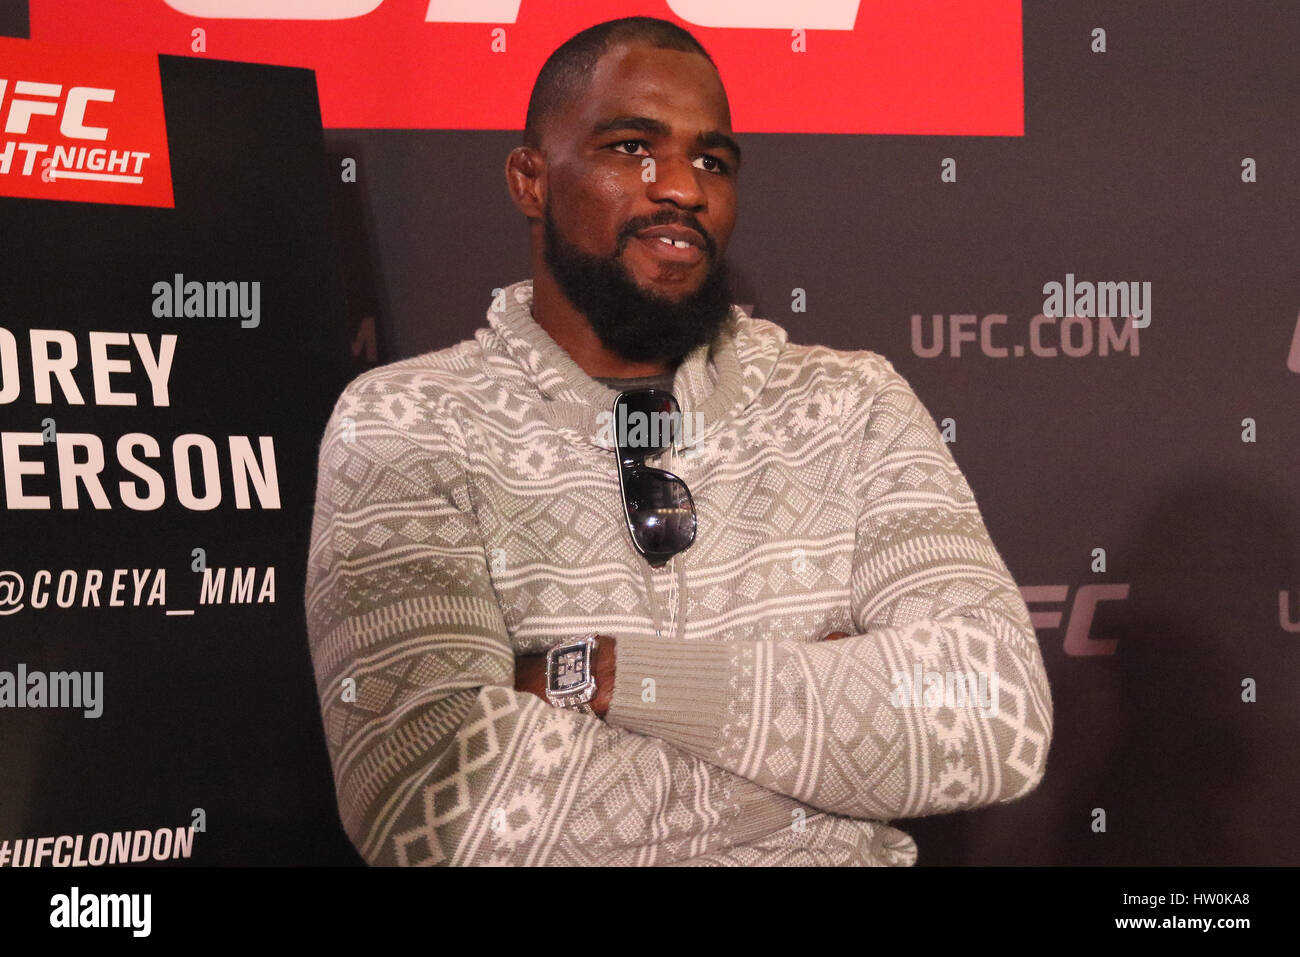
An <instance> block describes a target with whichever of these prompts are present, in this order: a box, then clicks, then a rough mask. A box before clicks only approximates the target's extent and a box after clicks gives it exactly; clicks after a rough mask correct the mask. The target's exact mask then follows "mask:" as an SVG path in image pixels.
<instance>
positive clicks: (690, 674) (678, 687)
mask: <svg viewBox="0 0 1300 957" xmlns="http://www.w3.org/2000/svg"><path fill="white" fill-rule="evenodd" d="M734 652H735V648H733V647H732V646H731V645H728V644H725V643H720V642H712V641H683V640H681V639H679V638H644V637H620V638H619V639H618V641H617V644H616V645H615V651H614V669H615V670H614V694H613V695H612V696H611V698H610V702H609V710H608V711H607V712H606V714H605V720H606V721H607V722H609V723H610V724H612V725H618V726H619V727H621V728H626V729H627V730H629V731H636V732H638V733H639V734H646V735H650V736H652V737H656V738H661V739H662V740H664V741H667V742H668V743H669V744H672V745H675V746H676V747H679V748H681V749H682V750H684V751H687V752H689V753H690V754H694V755H696V756H697V757H701V758H706V759H707V758H710V757H712V756H713V755H714V753H715V752H716V751H717V748H718V735H719V732H720V730H721V727H722V719H723V715H724V714H725V711H726V706H727V700H728V698H729V697H730V695H731V657H732V655H733V654H734ZM647 678H648V679H650V680H651V681H653V682H654V684H653V685H650V684H649V683H648V682H647V681H646V679H647ZM652 690H653V694H652V693H651V692H652ZM647 699H649V700H647Z"/></svg>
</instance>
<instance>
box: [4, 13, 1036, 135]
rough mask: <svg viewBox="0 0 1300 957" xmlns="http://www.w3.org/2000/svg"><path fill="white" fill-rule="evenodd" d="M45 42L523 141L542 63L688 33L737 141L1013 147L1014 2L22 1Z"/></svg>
mask: <svg viewBox="0 0 1300 957" xmlns="http://www.w3.org/2000/svg"><path fill="white" fill-rule="evenodd" d="M29 3H30V18H31V36H32V38H33V39H37V40H49V41H57V42H64V43H86V44H95V45H111V46H118V47H121V48H123V49H134V50H142V51H150V52H158V53H175V54H182V55H186V56H208V57H213V58H217V59H224V60H249V61H254V62H258V63H276V64H284V65H288V66H300V67H307V68H309V69H312V70H315V71H316V74H317V83H318V86H319V90H320V98H321V112H322V118H323V122H324V125H325V126H326V127H327V128H358V129H380V128H410V129H503V130H517V129H522V128H523V124H524V113H525V111H526V109H527V106H528V95H529V93H530V91H531V90H532V85H533V81H534V80H535V79H536V77H537V72H538V70H540V69H541V66H542V64H543V63H544V62H545V60H546V58H547V57H548V56H549V55H550V54H551V52H552V51H553V50H554V49H555V48H556V47H557V46H559V45H560V44H561V43H562V42H564V40H566V39H567V38H568V37H570V36H572V35H573V34H575V33H577V32H579V31H580V30H583V29H585V28H586V27H589V26H591V25H592V24H595V23H599V22H601V21H603V20H612V19H615V18H618V17H624V16H632V15H644V16H655V17H661V18H662V19H665V20H671V21H673V22H675V23H678V24H680V25H681V26H683V27H684V28H686V29H687V30H689V31H690V32H691V33H692V34H693V35H694V36H695V37H696V38H697V39H698V40H699V41H700V42H701V43H702V44H703V45H704V47H705V49H707V50H708V51H709V54H710V56H712V57H713V59H714V61H715V62H716V63H717V65H718V68H719V70H720V71H721V74H722V79H723V83H724V84H725V85H726V88H727V94H728V97H729V98H730V101H731V112H732V123H733V126H734V128H735V130H737V131H740V132H753V133H886V134H931V135H970V136H1022V135H1023V134H1024V83H1023V58H1022V52H1021V19H1020V3H1019V0H908V2H906V3H899V2H896V0H762V2H760V0H113V2H112V3H104V2H103V0H29Z"/></svg>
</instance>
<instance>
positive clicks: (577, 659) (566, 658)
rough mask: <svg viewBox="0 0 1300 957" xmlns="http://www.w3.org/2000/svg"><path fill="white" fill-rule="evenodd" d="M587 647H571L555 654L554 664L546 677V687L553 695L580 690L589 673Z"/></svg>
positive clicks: (582, 645) (583, 645)
mask: <svg viewBox="0 0 1300 957" xmlns="http://www.w3.org/2000/svg"><path fill="white" fill-rule="evenodd" d="M589 658H590V654H589V649H588V647H587V645H585V644H581V645H571V646H569V647H567V648H565V649H564V650H563V651H558V652H556V653H555V659H554V664H553V665H552V666H551V669H550V671H549V672H548V673H547V675H546V684H547V687H549V688H550V690H551V691H552V692H553V693H554V694H564V692H566V691H574V690H577V689H578V688H581V687H582V686H583V685H584V684H586V682H587V676H588V675H589V674H590V673H591V668H590V662H589V660H588V659H589Z"/></svg>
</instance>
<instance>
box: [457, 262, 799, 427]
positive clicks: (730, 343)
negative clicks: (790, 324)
mask: <svg viewBox="0 0 1300 957" xmlns="http://www.w3.org/2000/svg"><path fill="white" fill-rule="evenodd" d="M532 304H533V281H532V280H531V279H524V280H521V281H519V282H516V283H512V284H511V285H509V286H506V287H505V289H504V290H502V293H501V294H500V295H498V296H497V297H496V298H495V299H494V300H493V304H492V306H491V307H490V308H489V309H488V311H487V321H488V328H480V329H479V330H477V331H476V332H475V338H476V339H477V340H478V343H479V345H480V346H481V347H482V349H483V350H484V353H485V354H486V355H487V356H488V357H489V361H488V368H489V371H490V372H491V373H492V374H494V375H496V376H497V377H498V378H505V379H508V380H513V381H510V382H509V383H508V384H509V385H510V387H511V391H512V392H515V393H516V394H521V393H522V394H526V393H528V392H531V393H532V394H533V395H534V397H536V398H539V399H540V400H541V402H542V409H543V411H544V414H545V415H546V417H547V419H548V420H549V421H550V422H551V423H552V424H554V425H555V426H557V427H560V428H566V429H569V430H571V431H572V432H574V433H576V435H577V436H578V437H579V439H580V440H581V441H583V442H586V443H587V444H589V445H594V446H597V447H599V448H608V447H609V445H608V444H607V440H605V439H604V438H603V435H602V433H607V432H608V430H607V429H602V422H603V423H606V424H607V423H608V421H609V415H608V413H610V412H611V411H612V409H613V406H614V398H615V397H616V396H617V395H618V392H617V391H616V390H614V389H611V388H609V387H608V386H606V385H604V384H602V383H600V382H597V381H596V380H595V379H593V378H592V377H591V376H589V375H588V374H587V373H586V372H584V371H583V369H582V367H581V366H579V365H578V364H577V363H576V362H575V361H574V360H573V359H572V357H570V356H569V354H568V353H567V352H565V351H564V349H563V348H562V347H561V346H560V345H559V344H558V343H557V342H556V341H555V340H554V339H552V338H551V337H550V335H549V334H548V333H547V332H546V330H544V329H543V328H542V327H541V326H540V325H538V324H537V321H536V320H535V319H534V318H533V316H532ZM786 340H787V336H786V331H785V329H783V328H782V327H780V326H778V325H777V324H776V323H774V322H769V321H767V320H765V319H756V318H754V317H753V316H750V315H747V314H746V313H745V311H744V310H743V309H741V308H740V306H737V305H734V304H733V305H732V306H731V311H730V313H729V314H728V316H727V318H726V320H724V322H723V324H722V326H721V328H720V329H719V331H718V334H717V335H716V336H715V337H714V339H713V342H711V343H708V344H705V345H700V346H697V347H696V348H695V349H693V350H692V351H691V352H690V353H688V354H687V356H686V357H685V358H684V359H683V360H682V362H681V364H680V365H679V366H678V368H677V372H676V375H675V376H674V378H673V395H675V396H676V397H677V402H678V405H679V406H680V407H681V410H682V415H683V418H684V419H687V420H688V422H689V424H691V425H694V424H697V423H698V425H699V428H694V429H693V428H690V427H687V428H686V429H684V430H683V436H682V442H681V444H680V448H683V449H684V448H690V447H691V446H693V445H696V444H698V443H699V442H700V441H701V440H703V439H705V438H707V437H708V436H709V435H711V434H712V433H714V432H716V431H717V430H719V429H721V428H723V427H724V426H725V425H726V423H727V422H728V421H729V420H730V419H732V418H734V417H735V416H737V415H739V414H740V413H741V412H743V411H744V410H745V409H746V408H747V407H748V406H749V405H750V404H751V403H752V402H753V401H754V400H755V399H756V398H757V397H758V394H759V393H760V392H761V391H762V389H763V387H764V385H766V383H767V380H768V378H769V377H770V376H771V374H772V370H773V369H774V368H775V367H776V362H777V359H778V358H779V357H780V354H781V350H782V348H783V347H784V346H785V343H786ZM494 359H505V360H507V361H505V362H500V361H493V360H494ZM601 413H606V416H605V417H604V418H603V419H602V418H600V414H601Z"/></svg>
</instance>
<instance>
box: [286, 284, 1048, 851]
mask: <svg viewBox="0 0 1300 957" xmlns="http://www.w3.org/2000/svg"><path fill="white" fill-rule="evenodd" d="M531 297H532V284H531V282H530V281H528V280H524V281H522V282H517V283H514V284H513V285H511V286H507V287H505V289H503V290H498V291H497V295H496V298H495V299H494V301H493V304H492V306H491V307H490V308H489V309H488V312H487V325H486V326H485V327H483V328H481V329H479V330H478V331H477V332H476V333H475V336H474V338H473V339H470V340H466V341H464V342H461V343H459V344H457V345H455V346H452V347H450V348H447V349H442V350H438V351H434V352H428V353H425V354H422V355H419V356H416V357H413V358H410V359H405V360H402V361H400V362H395V363H391V364H389V365H386V366H382V367H379V368H376V369H372V370H369V371H367V372H366V373H364V374H362V375H361V376H359V377H357V378H356V379H354V380H353V381H352V382H351V383H350V384H349V385H348V386H347V388H346V389H345V390H344V391H343V394H342V395H341V396H340V397H339V400H338V402H337V403H336V404H335V407H334V410H333V413H332V414H331V416H330V419H329V422H328V424H327V425H326V428H325V432H324V435H323V438H322V442H321V447H320V458H319V469H318V476H317V490H316V503H315V512H314V516H313V521H312V528H311V545H310V553H309V559H308V571H307V590H306V596H305V602H306V610H307V621H308V632H309V634H308V637H309V641H310V649H311V656H312V661H313V667H314V670H315V676H316V682H317V690H318V693H319V696H320V702H321V714H322V719H323V722H324V730H325V735H326V742H327V745H328V749H329V754H330V759H331V763H332V767H333V772H334V780H335V787H336V792H337V797H338V804H339V812H340V817H341V819H342V823H343V826H344V829H345V831H346V832H347V834H348V836H349V838H350V839H351V840H352V842H353V844H354V845H355V846H356V848H357V850H358V852H359V853H360V854H361V855H362V856H363V857H364V858H365V859H366V860H367V861H369V862H370V863H372V864H412V865H472V864H487V865H493V864H512V865H515V864H518V865H568V864H572V865H605V864H609V865H677V864H684V865H756V864H760V865H767V864H828V865H889V866H898V865H910V864H913V863H915V861H916V859H917V848H916V845H915V843H914V842H913V841H912V839H911V838H910V837H909V836H908V835H906V834H905V833H903V832H902V831H900V830H899V829H897V828H895V827H892V826H890V824H889V821H890V820H891V819H893V818H898V817H915V816H920V815H925V814H937V813H945V812H951V811H957V810H961V809H964V808H972V807H978V806H983V805H989V804H993V803H998V802H1004V801H1010V800H1014V799H1016V798H1018V797H1021V796H1023V795H1024V794H1026V793H1027V792H1028V791H1030V790H1032V789H1033V788H1034V787H1035V786H1036V785H1037V784H1038V782H1039V781H1040V780H1041V778H1042V776H1043V773H1044V771H1045V768H1046V761H1047V751H1048V747H1049V745H1050V741H1051V730H1052V700H1051V695H1050V690H1049V688H1048V684H1047V676H1046V672H1045V669H1044V667H1043V661H1042V656H1041V653H1040V651H1039V647H1038V643H1037V639H1036V637H1035V634H1034V631H1033V628H1032V626H1031V624H1030V621H1029V613H1028V610H1027V608H1026V607H1025V604H1024V601H1023V600H1022V598H1021V595H1020V592H1019V590H1018V589H1017V587H1016V585H1015V583H1014V581H1013V580H1012V578H1011V575H1010V573H1009V572H1008V570H1007V568H1006V565H1005V563H1004V562H1003V560H1002V558H1001V556H1000V555H999V553H998V551H997V549H996V548H995V547H994V545H993V543H992V542H991V541H990V539H989V536H988V532H987V530H986V529H985V526H984V522H983V519H982V517H981V515H980V512H979V509H978V507H977V506H976V503H975V499H974V496H973V494H972V493H971V490H970V488H969V486H968V485H967V483H966V481H965V478H964V477H963V476H962V473H961V472H960V470H959V469H958V468H957V465H956V463H955V462H954V460H953V458H952V455H951V453H950V451H949V450H948V447H947V445H946V444H945V443H944V442H943V441H942V439H941V438H940V437H939V434H938V430H937V428H936V427H935V425H934V422H933V420H932V419H931V418H930V416H929V414H928V413H927V412H926V410H925V408H924V407H923V406H922V404H921V402H920V401H919V399H918V398H917V397H916V395H915V394H914V393H913V391H912V390H911V388H910V387H909V386H908V384H907V382H906V381H905V380H904V379H903V378H902V376H901V375H899V374H898V372H897V371H896V370H895V369H894V368H893V366H892V365H891V364H890V363H889V362H888V361H887V360H886V359H885V358H884V357H882V356H880V355H878V354H876V353H874V352H869V351H844V350H835V349H830V348H826V347H822V346H805V345H795V344H792V343H790V342H788V341H787V338H786V334H785V331H784V330H783V329H782V328H781V327H780V326H777V325H776V324H774V323H771V322H768V321H765V320H762V319H756V318H754V317H751V316H748V315H746V314H745V313H744V312H743V310H741V309H740V308H739V307H738V306H732V309H731V314H730V316H729V318H728V321H727V322H726V323H725V324H724V326H723V329H722V331H721V332H720V334H719V336H718V337H717V338H716V339H715V340H714V342H713V343H712V344H710V345H708V346H701V347H699V348H698V349H696V350H695V351H693V352H692V353H691V354H689V355H688V356H687V357H686V358H685V359H684V360H683V362H682V364H681V366H680V367H679V368H678V369H677V371H676V375H675V379H674V386H673V391H674V394H675V395H676V396H677V398H678V401H679V404H680V406H681V409H682V412H683V413H684V415H685V416H686V417H687V418H688V419H691V418H692V417H693V415H694V413H697V412H698V413H700V418H701V419H702V425H703V427H702V428H697V429H694V430H693V431H692V429H691V427H690V425H691V424H693V423H688V426H687V429H686V432H685V435H684V441H683V442H682V443H681V444H680V445H679V447H678V448H676V449H670V450H669V451H668V452H666V453H665V454H664V456H662V457H660V459H659V460H657V461H656V460H653V459H652V460H651V464H656V465H659V466H660V467H663V468H668V469H669V470H670V471H672V472H674V473H675V474H677V475H679V476H680V477H681V478H682V479H683V480H684V481H685V482H686V484H687V485H688V486H689V488H690V490H691V494H692V497H693V499H694V502H695V506H696V512H697V516H698V531H697V535H696V539H695V542H694V543H693V544H692V545H691V547H690V548H688V549H687V550H686V551H685V552H682V553H680V554H679V555H677V556H676V557H674V558H673V559H672V560H671V561H670V562H668V563H667V565H666V566H665V567H664V568H661V569H651V568H650V567H649V566H648V564H647V563H646V561H645V559H644V558H643V557H642V556H641V555H640V554H639V553H638V552H637V551H636V550H635V548H634V547H633V546H632V544H631V541H630V537H629V535H628V532H627V527H626V523H625V521H624V518H623V514H622V501H621V497H620V494H619V487H618V474H617V470H616V465H615V458H614V453H613V450H612V448H611V447H610V446H609V444H608V433H607V431H604V430H602V428H601V425H602V415H603V414H605V413H607V411H608V410H609V408H610V406H611V404H612V402H613V398H614V395H615V394H616V393H615V391H614V390H611V389H609V388H607V387H605V386H604V385H601V384H600V383H598V382H596V381H595V380H593V379H592V378H591V377H589V376H588V375H586V373H585V372H583V371H582V370H581V368H580V367H579V366H578V365H577V364H576V363H575V362H574V361H573V360H572V359H571V358H570V357H569V356H568V355H567V353H565V352H564V350H563V349H561V348H560V347H559V346H558V345H557V344H556V343H555V342H554V340H552V339H551V338H550V337H549V336H548V335H547V334H546V333H545V331H544V330H542V329H541V327H540V326H538V325H537V324H536V322H535V321H534V320H533V319H532V317H531V312H530V306H531ZM589 631H595V632H598V633H600V634H605V635H610V636H612V637H614V638H615V639H616V650H615V670H616V679H615V686H614V691H613V698H612V701H611V705H610V709H609V712H608V714H607V715H606V717H605V719H604V720H602V719H599V718H596V717H594V716H591V715H587V714H583V713H579V712H575V711H572V710H568V709H557V708H553V707H551V706H549V705H548V704H547V703H546V702H544V701H543V700H542V699H540V698H538V697H537V696H535V695H532V694H525V693H521V692H516V691H515V690H514V687H513V685H514V658H515V656H516V655H520V654H537V653H540V652H542V651H544V650H545V649H546V648H548V647H550V646H551V645H553V644H555V643H557V642H559V641H562V640H564V639H566V638H571V637H573V636H575V635H580V634H584V633H586V632H589ZM832 631H844V632H849V633H850V634H849V637H847V638H842V639H839V640H836V641H830V642H822V641H820V640H819V639H821V638H822V637H823V636H825V635H826V634H827V633H828V632H832ZM918 665H919V666H920V668H921V670H922V672H938V673H940V674H949V675H952V674H963V675H964V674H981V675H985V676H992V677H993V678H995V681H993V682H991V684H992V686H993V688H994V689H995V692H996V707H995V708H994V709H989V708H987V707H982V706H981V704H980V703H978V702H975V701H969V700H967V701H957V702H953V701H939V702H937V703H934V704H927V705H925V706H923V707H917V706H915V705H914V703H913V702H912V701H911V700H908V701H906V702H901V703H900V701H898V700H897V696H896V695H892V693H893V692H894V691H895V689H896V681H895V676H896V675H898V674H899V673H900V672H901V673H904V674H906V675H908V676H911V675H913V674H914V669H915V667H916V666H918Z"/></svg>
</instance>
